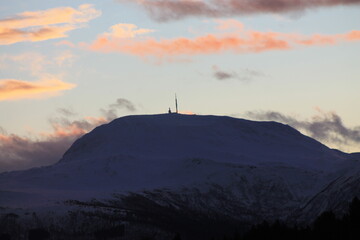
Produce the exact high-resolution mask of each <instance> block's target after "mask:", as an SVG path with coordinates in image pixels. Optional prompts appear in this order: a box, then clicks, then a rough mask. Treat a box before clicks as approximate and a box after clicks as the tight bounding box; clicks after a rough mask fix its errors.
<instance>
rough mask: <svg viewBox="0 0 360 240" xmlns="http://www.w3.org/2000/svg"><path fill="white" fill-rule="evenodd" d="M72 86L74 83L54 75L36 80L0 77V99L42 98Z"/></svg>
mask: <svg viewBox="0 0 360 240" xmlns="http://www.w3.org/2000/svg"><path fill="white" fill-rule="evenodd" d="M49 77H50V76H49ZM74 87H75V84H71V83H66V82H63V81H61V80H59V79H57V78H55V77H50V78H46V79H42V80H39V81H36V82H28V81H23V80H17V79H0V101H5V100H18V99H29V98H44V97H48V96H53V95H58V94H59V93H60V92H61V91H64V90H69V89H72V88H74Z"/></svg>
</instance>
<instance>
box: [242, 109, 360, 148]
mask: <svg viewBox="0 0 360 240" xmlns="http://www.w3.org/2000/svg"><path fill="white" fill-rule="evenodd" d="M246 115H247V116H248V117H250V118H253V119H257V120H271V121H279V122H282V123H286V124H289V125H290V126H292V127H294V128H298V129H304V130H305V131H307V132H308V133H309V134H310V135H311V136H312V137H314V138H316V139H318V140H325V141H331V142H336V143H340V144H346V143H347V142H348V141H353V142H356V143H360V126H358V127H354V128H349V127H346V126H345V125H344V123H343V121H342V119H341V117H340V116H339V115H337V114H336V113H321V115H319V116H315V117H313V118H312V119H311V120H299V119H298V118H295V117H292V116H287V115H284V114H282V113H279V112H274V111H262V112H247V113H246Z"/></svg>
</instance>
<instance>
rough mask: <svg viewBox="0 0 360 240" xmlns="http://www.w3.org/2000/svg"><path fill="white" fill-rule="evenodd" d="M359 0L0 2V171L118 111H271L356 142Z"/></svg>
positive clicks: (341, 143) (255, 115)
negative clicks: (175, 102) (176, 98)
mask: <svg viewBox="0 0 360 240" xmlns="http://www.w3.org/2000/svg"><path fill="white" fill-rule="evenodd" d="M359 89H360V0H312V1H300V0H251V1H249V0H88V1H82V0H76V1H74V0H72V1H70V0H61V1H60V0H47V1H41V0H27V1H20V0H13V1H9V2H7V4H6V5H5V4H2V5H1V6H0V172H3V171H10V170H20V169H27V168H30V167H37V166H42V165H49V164H52V163H55V162H56V161H58V160H59V159H60V158H61V156H62V154H63V153H64V152H65V151H66V149H67V148H68V147H69V146H70V145H71V143H72V142H73V141H74V140H75V139H76V138H78V137H79V136H81V135H82V134H84V133H86V132H88V131H91V130H92V129H93V128H94V127H96V126H98V125H100V124H104V123H107V122H109V121H111V120H113V119H115V118H117V117H121V116H125V115H129V114H158V113H166V112H167V111H168V108H169V107H171V108H172V110H174V108H175V106H174V105H175V104H174V95H175V93H176V94H177V96H178V102H179V110H180V112H181V113H183V114H202V115H228V116H233V117H238V118H247V119H252V120H271V121H279V122H282V123H285V124H289V125H290V126H293V127H295V128H296V129H298V130H299V131H301V132H302V133H304V134H306V135H309V136H311V137H314V138H315V139H317V140H318V141H320V142H322V143H324V144H326V145H327V146H329V147H331V148H337V149H340V150H342V151H344V152H360V122H359V119H360V108H359V107H358V106H359V102H360V94H359Z"/></svg>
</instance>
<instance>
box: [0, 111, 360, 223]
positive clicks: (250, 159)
mask: <svg viewBox="0 0 360 240" xmlns="http://www.w3.org/2000/svg"><path fill="white" fill-rule="evenodd" d="M356 159H358V157H356V155H349V154H345V153H342V152H340V151H337V150H333V149H329V148H328V147H326V146H324V145H323V144H321V143H319V142H317V141H316V140H314V139H312V138H310V137H307V136H305V135H303V134H301V133H300V132H298V131H297V130H295V129H293V128H291V127H290V126H287V125H284V124H280V123H277V122H256V121H249V120H244V119H236V118H231V117H225V116H198V115H182V114H161V115H137V116H127V117H122V118H119V119H116V120H114V121H112V122H111V123H109V124H105V125H102V126H99V127H97V128H96V129H94V130H93V131H92V132H90V133H88V134H85V135H84V136H82V137H81V138H80V139H78V140H77V141H76V142H75V143H74V144H73V145H72V146H71V147H70V148H69V150H68V151H67V152H66V153H65V154H64V156H63V158H62V159H61V160H60V161H59V162H58V163H56V164H55V165H52V166H49V167H42V168H34V169H30V170H27V171H17V172H9V173H3V174H0V206H32V207H35V206H45V205H51V204H53V202H55V201H59V200H65V199H80V200H86V199H90V198H92V197H97V198H106V197H107V196H110V195H111V194H112V193H121V194H124V195H126V194H127V192H136V193H139V194H142V193H143V191H146V192H147V194H145V195H146V197H147V198H148V199H149V200H151V201H155V202H160V203H162V204H165V205H169V204H172V205H174V206H178V207H179V206H185V205H187V206H188V207H191V208H194V209H197V210H199V211H212V212H221V213H222V214H226V215H229V216H232V217H234V218H237V219H242V220H249V221H255V220H256V219H260V218H270V219H271V218H286V217H288V216H290V215H291V214H293V213H294V211H295V210H296V209H298V208H301V207H304V206H306V207H305V208H309V209H310V208H311V207H310V206H314V207H315V206H317V205H312V204H313V203H314V202H315V201H314V200H312V201H310V202H308V201H309V200H311V199H313V197H314V196H317V195H318V194H319V192H321V191H322V190H323V189H326V187H327V185H328V184H330V183H331V184H334V183H332V181H334V180H336V179H339V177H341V176H345V175H346V174H348V175H349V174H351V171H350V169H352V171H354V170H353V169H355V168H356V166H360V165H359V164H358V161H357V160H356ZM355 172H356V171H355ZM340 179H341V178H340ZM336 181H340V180H336ZM339 184H340V185H341V183H339ZM338 187H341V186H338ZM145 195H144V196H145Z"/></svg>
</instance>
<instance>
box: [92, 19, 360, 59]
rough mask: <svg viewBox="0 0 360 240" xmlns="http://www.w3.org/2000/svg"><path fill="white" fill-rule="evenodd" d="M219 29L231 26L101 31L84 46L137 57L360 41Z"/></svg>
mask: <svg viewBox="0 0 360 240" xmlns="http://www.w3.org/2000/svg"><path fill="white" fill-rule="evenodd" d="M218 23H219V26H218V30H228V29H234V31H233V32H230V33H226V34H224V33H222V34H220V33H216V34H207V35H204V36H199V37H195V38H184V37H179V38H173V39H162V40H157V39H154V38H131V39H130V38H127V39H123V38H119V37H117V36H116V35H113V34H110V33H104V34H102V35H100V36H99V37H98V39H96V40H95V41H94V42H93V43H92V44H90V45H86V47H87V48H88V49H90V50H92V51H99V52H105V53H107V52H119V53H124V54H129V55H135V56H140V57H147V56H153V57H157V58H164V57H174V56H180V55H200V54H216V53H221V52H226V51H227V52H230V51H231V52H235V53H249V52H250V53H259V52H264V51H270V50H288V49H292V48H295V47H299V46H312V45H329V44H336V43H339V42H342V41H357V40H360V31H351V32H349V33H345V34H337V35H321V34H315V35H311V36H302V35H299V34H288V33H279V32H259V31H254V30H244V29H243V25H242V24H241V23H240V22H237V21H235V20H230V21H229V20H228V21H224V20H222V21H220V22H219V21H218Z"/></svg>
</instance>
